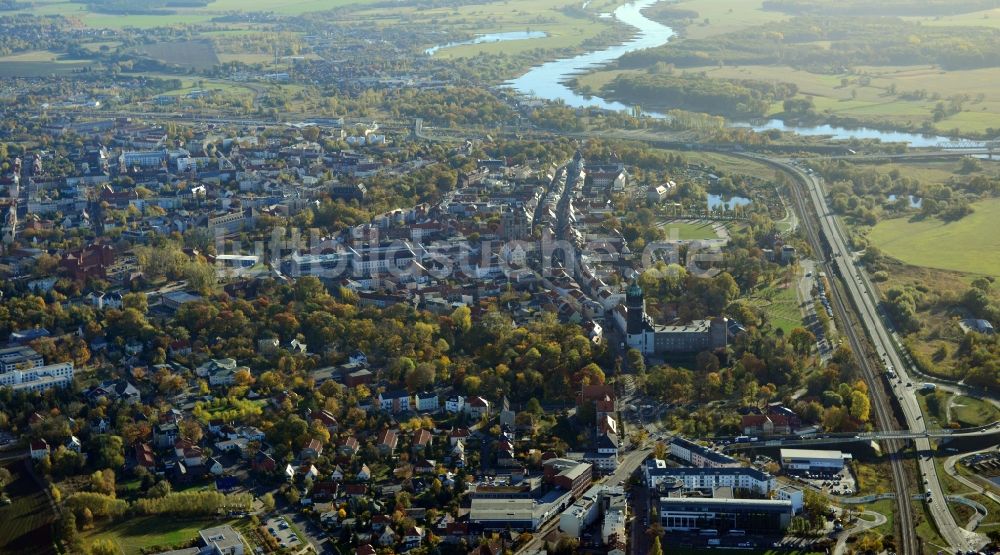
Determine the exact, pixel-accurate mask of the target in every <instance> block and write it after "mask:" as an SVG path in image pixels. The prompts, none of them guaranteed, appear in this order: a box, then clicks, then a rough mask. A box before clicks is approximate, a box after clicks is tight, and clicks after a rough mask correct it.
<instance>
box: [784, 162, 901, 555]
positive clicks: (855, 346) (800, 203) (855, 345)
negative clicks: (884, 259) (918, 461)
mask: <svg viewBox="0 0 1000 555" xmlns="http://www.w3.org/2000/svg"><path fill="white" fill-rule="evenodd" d="M772 164H775V165H776V166H778V167H780V168H781V169H783V170H785V171H787V172H791V173H792V174H793V175H794V176H795V177H796V179H795V180H794V181H795V183H794V184H792V185H790V187H789V188H790V189H791V191H792V197H793V199H794V202H795V205H796V208H797V209H798V211H799V215H800V216H801V222H802V226H803V229H805V231H806V235H807V239H808V240H809V243H810V245H811V246H812V248H813V250H814V251H815V252H817V253H824V258H825V250H824V245H823V241H822V239H821V231H820V229H818V225H817V223H816V219H814V218H813V215H814V214H815V211H814V210H813V209H812V208H811V206H812V203H811V202H809V200H808V199H807V198H805V195H806V194H809V192H808V191H807V190H806V189H808V184H807V181H806V180H807V179H808V177H806V176H805V175H803V174H802V173H801V172H800V171H798V170H797V169H796V168H793V167H789V166H785V165H783V164H777V163H774V162H772ZM821 265H822V267H823V268H824V270H825V271H826V272H827V275H830V276H833V275H838V274H837V273H836V272H834V271H833V270H834V265H833V264H831V263H830V261H828V260H823V261H822V264H821ZM833 283H835V284H836V285H835V286H834V288H833V294H832V295H831V299H832V304H833V307H834V312H835V313H836V317H837V320H838V321H839V322H840V323H841V326H840V327H839V329H841V330H842V331H843V333H844V334H845V335H846V336H847V339H848V343H849V344H850V346H851V349H852V350H853V351H854V354H855V358H856V359H857V361H858V365H859V367H860V368H861V372H862V376H863V377H864V379H865V383H867V384H868V394H869V396H870V399H871V401H872V403H871V405H872V410H873V411H874V415H875V424H876V425H877V426H878V428H879V429H881V430H887V431H892V430H900V429H902V428H901V427H900V425H899V421H898V419H897V418H896V416H895V414H894V412H893V408H892V399H891V397H890V396H889V395H888V394H887V392H886V390H885V383H884V381H883V379H882V372H881V363H879V362H876V361H877V360H878V359H877V357H874V354H873V351H872V349H871V345H870V344H869V342H868V339H867V336H866V335H865V333H864V331H863V327H862V326H861V325H860V324H859V322H857V320H856V319H855V318H854V317H852V311H851V310H849V305H848V303H847V302H845V297H846V295H845V294H844V291H843V288H842V286H841V284H840V281H839V280H833ZM905 446H906V445H905V441H902V440H885V441H883V443H882V448H883V452H884V453H886V454H887V455H888V457H889V462H890V468H891V471H892V472H891V473H892V482H893V488H894V489H895V490H896V493H897V495H896V518H895V519H894V520H895V524H896V531H897V536H896V537H897V538H899V542H898V543H897V546H896V547H897V552H899V553H904V554H907V555H910V554H916V553H919V552H920V549H919V548H920V539H919V538H918V537H917V534H916V526H915V523H914V520H913V506H912V504H911V502H910V496H909V495H908V492H909V491H910V488H909V481H908V479H907V473H906V467H905V465H904V462H903V456H902V453H901V452H902V450H903V449H904V448H905Z"/></svg>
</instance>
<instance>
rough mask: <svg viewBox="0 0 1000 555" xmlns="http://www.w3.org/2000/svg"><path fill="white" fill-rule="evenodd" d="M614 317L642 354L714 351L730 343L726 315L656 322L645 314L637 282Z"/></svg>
mask: <svg viewBox="0 0 1000 555" xmlns="http://www.w3.org/2000/svg"><path fill="white" fill-rule="evenodd" d="M614 316H615V322H616V323H617V324H618V329H619V330H620V331H621V332H622V333H623V335H625V339H626V342H627V343H628V346H629V347H630V348H633V349H638V350H639V351H640V352H642V353H643V354H648V355H651V354H663V353H698V352H701V351H713V350H715V349H720V348H723V347H725V346H726V344H727V342H728V330H727V322H726V319H725V318H711V319H706V320H694V321H692V322H691V323H689V324H684V325H674V326H664V325H659V324H655V323H653V319H652V318H650V316H649V314H647V313H646V299H645V296H644V295H643V292H642V288H641V287H639V284H638V283H635V282H633V283H632V285H630V286H629V288H628V290H626V292H625V304H624V305H618V307H617V308H616V309H615V314H614Z"/></svg>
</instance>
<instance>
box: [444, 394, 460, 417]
mask: <svg viewBox="0 0 1000 555" xmlns="http://www.w3.org/2000/svg"><path fill="white" fill-rule="evenodd" d="M464 409H465V397H463V396H461V395H453V396H451V397H448V398H447V399H445V401H444V410H446V411H448V412H449V413H452V414H454V413H456V412H462V411H463V410H464Z"/></svg>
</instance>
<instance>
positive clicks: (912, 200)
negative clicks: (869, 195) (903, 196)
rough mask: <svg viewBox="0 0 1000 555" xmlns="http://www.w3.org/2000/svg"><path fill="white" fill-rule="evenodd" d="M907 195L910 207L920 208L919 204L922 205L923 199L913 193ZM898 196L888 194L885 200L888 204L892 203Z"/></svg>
mask: <svg viewBox="0 0 1000 555" xmlns="http://www.w3.org/2000/svg"><path fill="white" fill-rule="evenodd" d="M908 196H909V197H910V208H920V207H921V206H923V205H924V199H922V198H920V197H915V196H913V195H908ZM898 198H899V197H897V196H896V195H889V197H888V198H887V199H886V200H887V201H888V202H889V203H890V204H893V203H895V202H896V199H898Z"/></svg>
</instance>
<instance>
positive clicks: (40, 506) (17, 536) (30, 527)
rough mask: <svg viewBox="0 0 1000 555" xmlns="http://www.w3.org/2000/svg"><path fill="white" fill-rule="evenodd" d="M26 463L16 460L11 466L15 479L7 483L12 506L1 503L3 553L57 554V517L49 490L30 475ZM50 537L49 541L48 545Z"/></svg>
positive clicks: (0, 520) (9, 467)
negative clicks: (54, 541) (53, 528)
mask: <svg viewBox="0 0 1000 555" xmlns="http://www.w3.org/2000/svg"><path fill="white" fill-rule="evenodd" d="M23 464H27V463H13V464H11V465H9V466H7V469H8V470H10V471H11V473H12V474H14V481H13V482H12V483H11V484H10V485H8V486H7V488H6V492H7V495H9V496H10V498H11V501H12V502H11V504H10V505H0V522H2V523H3V524H0V553H31V554H32V555H42V554H46V553H54V550H53V549H52V545H51V538H52V535H51V529H50V526H49V524H51V523H52V522H53V521H54V520H55V515H53V514H52V512H51V509H50V507H49V501H48V497H46V495H45V492H43V491H41V490H40V489H38V486H37V484H35V482H34V481H33V480H32V479H31V477H30V476H29V475H28V473H27V470H26V468H25V467H24V466H23ZM46 540H48V542H49V543H48V544H46Z"/></svg>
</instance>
